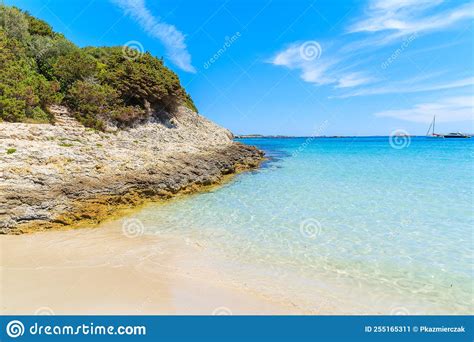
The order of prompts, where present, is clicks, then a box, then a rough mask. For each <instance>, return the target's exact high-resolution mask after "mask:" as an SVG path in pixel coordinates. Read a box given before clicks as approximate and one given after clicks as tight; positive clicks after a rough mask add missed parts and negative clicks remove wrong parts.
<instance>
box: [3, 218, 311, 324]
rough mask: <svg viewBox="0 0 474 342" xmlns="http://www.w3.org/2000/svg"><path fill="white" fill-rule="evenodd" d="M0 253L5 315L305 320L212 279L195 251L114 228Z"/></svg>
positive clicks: (8, 244)
mask: <svg viewBox="0 0 474 342" xmlns="http://www.w3.org/2000/svg"><path fill="white" fill-rule="evenodd" d="M0 246H1V251H2V253H1V273H0V275H1V280H0V283H1V284H2V287H1V313H2V314H4V315H8V314H130V315H140V314H191V315H194V314H203V315H213V314H217V315H227V314H234V315H238V314H304V313H307V312H306V311H305V310H303V309H300V308H298V307H294V306H292V305H287V304H285V303H279V302H278V301H275V300H274V299H269V298H265V297H263V296H261V295H259V294H257V293H254V292H252V291H251V290H248V289H244V288H241V287H240V288H239V287H238V286H236V285H235V284H231V283H228V282H225V281H223V280H221V279H219V275H218V271H217V270H213V269H212V267H207V266H211V265H212V262H209V261H208V260H207V261H206V260H205V259H206V253H205V249H204V248H203V246H200V245H199V244H196V243H193V242H190V241H185V240H183V239H179V238H176V237H172V236H168V237H167V236H162V235H160V236H159V237H156V236H145V235H143V236H136V237H128V236H126V235H124V234H123V233H122V230H121V229H120V227H118V226H117V221H115V222H110V223H108V224H105V225H103V226H101V227H100V228H93V229H80V230H69V231H51V232H41V233H35V234H27V235H19V236H13V235H10V236H2V237H1V239H0ZM204 265H206V267H205V268H203V267H197V266H204Z"/></svg>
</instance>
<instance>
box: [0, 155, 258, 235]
mask: <svg viewBox="0 0 474 342" xmlns="http://www.w3.org/2000/svg"><path fill="white" fill-rule="evenodd" d="M266 160H267V159H266V158H265V157H264V156H263V155H262V156H261V158H255V159H252V160H251V161H250V162H247V163H245V162H243V163H236V164H233V167H234V171H232V172H231V173H221V174H218V175H216V176H215V179H213V180H212V181H210V182H209V183H208V184H207V182H206V183H203V184H198V183H192V182H191V183H188V184H186V185H185V186H184V187H183V188H181V189H179V190H178V191H176V192H170V191H166V190H165V191H163V192H160V193H158V194H153V195H151V196H149V194H150V192H149V191H147V190H149V188H144V189H143V192H141V193H138V192H135V191H134V192H128V193H125V194H116V195H102V196H99V197H94V198H88V199H83V200H77V201H75V203H74V204H73V206H72V208H71V210H70V211H69V212H68V213H63V214H61V215H60V216H58V217H56V218H55V219H54V221H49V222H40V223H37V222H35V223H27V224H20V225H18V227H17V228H16V229H15V230H14V231H7V232H6V234H7V235H9V234H12V233H13V234H17V233H18V234H31V233H35V232H43V231H50V230H51V231H53V230H73V229H80V228H91V226H92V227H94V226H97V225H100V224H101V223H103V222H106V221H110V220H115V219H118V218H120V217H123V216H126V215H128V214H130V213H131V212H134V211H136V210H140V209H141V208H142V207H143V206H145V205H147V204H150V203H160V202H165V201H168V200H171V199H176V198H179V197H181V196H187V195H192V194H198V193H202V192H207V191H211V190H212V189H215V188H218V187H220V186H222V185H224V184H226V183H227V182H230V181H232V179H233V178H234V177H235V176H237V175H238V174H240V173H243V172H247V171H251V170H255V169H258V168H259V167H260V166H261V164H262V163H263V162H265V161H266ZM3 232H5V230H4V231H3ZM0 234H1V233H0Z"/></svg>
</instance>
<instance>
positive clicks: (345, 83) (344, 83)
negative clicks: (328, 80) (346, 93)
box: [336, 72, 373, 88]
mask: <svg viewBox="0 0 474 342" xmlns="http://www.w3.org/2000/svg"><path fill="white" fill-rule="evenodd" d="M371 81H373V78H372V77H367V76H364V74H363V73H361V72H353V73H351V74H347V75H344V76H342V77H341V78H340V79H339V83H338V84H337V86H336V88H349V87H356V86H359V85H362V84H366V83H369V82H371Z"/></svg>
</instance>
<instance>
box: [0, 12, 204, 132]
mask: <svg viewBox="0 0 474 342" xmlns="http://www.w3.org/2000/svg"><path fill="white" fill-rule="evenodd" d="M0 11H1V13H0V120H5V121H35V122H45V121H50V122H52V121H53V117H52V116H51V115H50V113H49V112H48V106H50V105H51V104H56V103H63V104H65V105H67V106H68V107H69V108H70V109H71V111H72V112H73V113H74V115H75V116H76V117H77V118H78V120H79V121H81V122H82V123H83V124H84V125H86V126H88V127H92V128H94V129H103V128H104V123H105V122H108V121H110V122H113V123H115V124H117V125H118V126H128V125H132V124H133V123H135V122H137V121H140V120H143V119H145V118H146V117H147V116H149V115H151V114H152V113H160V114H158V115H162V114H161V113H162V112H163V110H164V111H166V112H168V113H170V114H171V115H170V117H172V113H173V111H174V110H175V108H176V107H177V106H178V105H181V104H183V105H185V106H187V107H188V108H191V109H192V110H195V111H197V109H196V107H195V105H194V103H193V101H192V99H191V97H190V96H189V94H187V93H186V91H185V90H184V89H183V87H182V86H181V84H180V81H179V78H178V76H177V75H176V74H175V73H174V72H173V71H171V70H170V69H168V68H167V67H165V66H164V63H163V60H162V59H159V58H156V57H153V56H152V55H151V54H150V53H148V52H147V53H140V52H138V51H134V55H135V57H136V58H134V59H130V58H127V56H126V55H127V54H126V53H124V51H123V48H122V47H99V48H97V47H86V48H79V47H77V46H75V45H74V44H73V43H71V42H70V41H68V40H67V39H66V38H65V37H64V36H63V35H61V34H58V33H55V32H54V31H53V30H52V28H51V26H49V25H48V24H47V23H46V22H44V21H42V20H39V19H37V18H34V17H33V16H31V15H30V14H28V13H26V12H22V11H21V10H19V9H17V8H15V7H8V6H3V5H0ZM167 119H169V117H167Z"/></svg>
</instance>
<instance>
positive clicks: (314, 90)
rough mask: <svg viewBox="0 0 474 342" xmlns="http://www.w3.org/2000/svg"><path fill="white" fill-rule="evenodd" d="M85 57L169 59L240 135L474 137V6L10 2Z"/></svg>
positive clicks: (208, 108) (213, 113) (202, 103)
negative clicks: (131, 53) (123, 49)
mask: <svg viewBox="0 0 474 342" xmlns="http://www.w3.org/2000/svg"><path fill="white" fill-rule="evenodd" d="M5 3H6V4H9V5H16V6H18V7H20V8H22V9H25V10H28V11H29V12H30V13H31V14H33V15H35V16H37V17H39V18H42V19H44V20H46V21H48V22H49V23H50V24H51V25H52V26H53V27H54V29H55V30H56V31H59V32H62V33H64V34H65V35H66V37H68V38H69V39H71V40H72V41H73V42H75V43H76V44H78V45H79V46H87V45H99V46H100V45H125V44H127V45H129V46H134V47H136V48H138V49H143V50H148V51H150V52H151V53H152V54H154V55H156V56H163V57H164V59H165V63H166V65H168V66H169V67H170V68H172V69H173V70H174V71H175V72H177V73H178V75H179V76H180V79H181V82H182V84H183V85H184V86H185V87H186V89H187V90H188V91H189V92H190V93H191V95H192V97H193V99H194V101H195V103H196V105H197V106H198V108H199V110H200V112H201V114H203V115H205V116H206V117H208V118H210V119H211V120H214V121H215V122H217V123H219V124H220V125H223V126H225V127H227V128H229V129H231V130H232V131H233V132H234V133H262V134H288V135H389V134H390V133H391V132H393V131H395V130H405V131H407V132H408V133H410V134H425V133H426V130H427V128H428V126H429V123H430V121H431V119H432V117H433V115H437V122H438V125H437V128H438V129H437V131H439V132H447V131H458V130H460V131H465V132H473V131H474V126H473V120H474V118H473V115H474V114H473V90H474V89H473V85H474V56H473V55H474V32H473V31H474V27H473V23H474V21H473V17H474V3H473V2H469V1H442V0H430V1H426V0H385V1H382V0H372V1H349V0H346V1H342V0H340V1H330V0H319V1H298V0H294V1H290V0H261V1H260V0H254V1H250V0H240V1H234V0H231V1H211V0H205V1H179V0H175V1H171V0H167V1H164V0H163V1H151V0H110V1H107V0H83V1H79V0H70V1H67V2H66V1H61V0H28V1H25V0H15V1H13V0H6V1H5Z"/></svg>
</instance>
